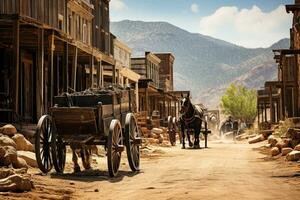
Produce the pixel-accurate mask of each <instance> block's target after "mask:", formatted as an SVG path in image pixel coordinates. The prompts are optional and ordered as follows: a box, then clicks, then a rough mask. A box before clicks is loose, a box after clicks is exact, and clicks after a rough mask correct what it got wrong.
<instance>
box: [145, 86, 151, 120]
mask: <svg viewBox="0 0 300 200" xmlns="http://www.w3.org/2000/svg"><path fill="white" fill-rule="evenodd" d="M145 111H147V116H149V113H150V111H149V94H148V89H147V88H145Z"/></svg>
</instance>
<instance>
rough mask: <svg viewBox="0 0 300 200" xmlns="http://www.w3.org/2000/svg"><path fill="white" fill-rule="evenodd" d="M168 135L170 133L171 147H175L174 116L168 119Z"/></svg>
mask: <svg viewBox="0 0 300 200" xmlns="http://www.w3.org/2000/svg"><path fill="white" fill-rule="evenodd" d="M168 133H169V140H170V143H171V145H172V146H175V143H174V137H175V132H174V127H173V118H172V116H169V117H168Z"/></svg>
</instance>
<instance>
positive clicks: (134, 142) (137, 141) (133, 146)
mask: <svg viewBox="0 0 300 200" xmlns="http://www.w3.org/2000/svg"><path fill="white" fill-rule="evenodd" d="M125 145H126V152H127V157H128V163H129V166H130V169H131V170H132V171H133V172H135V171H138V170H139V167H140V147H139V145H141V138H140V133H139V130H138V126H137V123H136V119H135V117H134V115H133V114H132V113H128V114H127V115H126V120H125Z"/></svg>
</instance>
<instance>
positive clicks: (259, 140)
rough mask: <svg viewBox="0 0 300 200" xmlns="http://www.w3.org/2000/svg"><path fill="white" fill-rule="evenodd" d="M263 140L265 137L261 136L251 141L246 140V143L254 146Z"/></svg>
mask: <svg viewBox="0 0 300 200" xmlns="http://www.w3.org/2000/svg"><path fill="white" fill-rule="evenodd" d="M264 140H265V137H264V136H263V135H257V136H255V137H253V138H251V139H249V140H248V143H249V144H254V143H257V142H261V141H264Z"/></svg>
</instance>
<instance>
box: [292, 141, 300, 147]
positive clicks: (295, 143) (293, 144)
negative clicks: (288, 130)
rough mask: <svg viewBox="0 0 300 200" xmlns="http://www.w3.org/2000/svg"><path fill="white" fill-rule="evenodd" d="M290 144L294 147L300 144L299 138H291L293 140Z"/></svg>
mask: <svg viewBox="0 0 300 200" xmlns="http://www.w3.org/2000/svg"><path fill="white" fill-rule="evenodd" d="M290 144H291V145H290V146H291V147H292V148H295V147H296V146H297V145H298V144H300V140H299V139H291V142H290Z"/></svg>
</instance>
